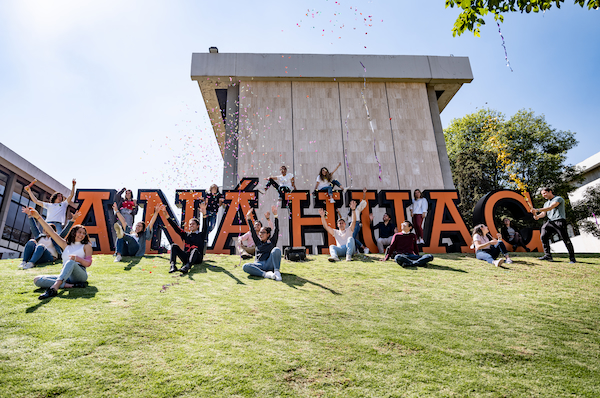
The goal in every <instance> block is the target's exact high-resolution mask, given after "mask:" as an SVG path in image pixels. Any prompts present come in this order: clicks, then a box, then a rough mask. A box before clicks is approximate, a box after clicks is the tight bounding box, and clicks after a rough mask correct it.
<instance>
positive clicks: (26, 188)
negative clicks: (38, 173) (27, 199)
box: [25, 178, 37, 191]
mask: <svg viewBox="0 0 600 398" xmlns="http://www.w3.org/2000/svg"><path fill="white" fill-rule="evenodd" d="M36 182H37V178H34V179H33V181H31V182H30V183H29V185H27V186H26V187H25V190H26V191H29V189H31V187H32V186H33V185H34V184H35V183H36Z"/></svg>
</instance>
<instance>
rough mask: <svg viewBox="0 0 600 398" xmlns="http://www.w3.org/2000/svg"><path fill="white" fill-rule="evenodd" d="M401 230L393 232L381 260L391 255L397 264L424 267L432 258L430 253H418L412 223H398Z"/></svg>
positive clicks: (385, 259)
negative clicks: (390, 241)
mask: <svg viewBox="0 0 600 398" xmlns="http://www.w3.org/2000/svg"><path fill="white" fill-rule="evenodd" d="M400 228H401V229H402V231H401V232H399V233H397V234H394V236H393V237H392V243H390V246H389V247H388V249H387V252H386V253H385V256H384V258H383V259H381V261H387V260H388V259H389V258H390V257H393V258H394V260H395V261H396V262H397V263H398V265H400V266H402V267H424V266H425V265H426V264H427V263H428V262H430V261H432V260H433V256H432V255H431V254H423V255H422V256H421V255H419V246H418V245H417V236H416V235H415V234H414V229H413V225H412V223H411V222H410V221H404V222H403V223H402V224H400Z"/></svg>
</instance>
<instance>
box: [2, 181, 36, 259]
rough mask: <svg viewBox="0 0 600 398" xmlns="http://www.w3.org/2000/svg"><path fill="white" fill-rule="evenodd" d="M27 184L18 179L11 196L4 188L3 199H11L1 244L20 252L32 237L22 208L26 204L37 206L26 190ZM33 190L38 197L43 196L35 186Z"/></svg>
mask: <svg viewBox="0 0 600 398" xmlns="http://www.w3.org/2000/svg"><path fill="white" fill-rule="evenodd" d="M26 184H27V182H25V181H23V180H21V179H17V181H16V183H15V189H14V191H13V192H12V194H11V195H10V197H9V195H8V192H6V190H5V189H4V190H3V199H6V200H9V198H10V205H9V207H8V214H7V217H6V224H5V226H4V230H3V231H2V240H1V241H0V246H2V247H6V248H8V249H12V250H15V251H19V252H22V251H23V246H25V243H27V241H28V240H29V239H30V238H31V231H30V230H29V222H28V221H27V215H25V213H23V212H22V209H23V207H25V206H31V207H34V208H35V207H36V205H35V203H34V202H33V201H32V200H31V199H30V197H29V194H28V193H27V191H25V185H26ZM4 186H6V184H5V185H4ZM32 191H33V192H34V195H36V196H38V197H40V196H41V192H40V191H37V190H36V189H35V188H32Z"/></svg>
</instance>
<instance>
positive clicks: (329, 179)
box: [315, 162, 346, 203]
mask: <svg viewBox="0 0 600 398" xmlns="http://www.w3.org/2000/svg"><path fill="white" fill-rule="evenodd" d="M341 165H342V163H341V162H340V163H338V165H337V167H336V168H335V170H333V171H332V172H331V173H330V172H329V170H327V167H322V168H321V171H319V175H318V176H317V184H316V185H315V191H327V195H329V203H335V199H333V188H334V187H338V188H339V189H343V190H344V192H345V191H346V188H342V184H340V182H339V181H338V180H334V179H333V173H335V172H336V171H337V169H339V168H340V166H341ZM315 197H316V193H315Z"/></svg>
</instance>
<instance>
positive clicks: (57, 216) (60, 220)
mask: <svg viewBox="0 0 600 398" xmlns="http://www.w3.org/2000/svg"><path fill="white" fill-rule="evenodd" d="M36 181H37V180H33V181H32V182H31V184H29V185H27V186H26V187H25V190H26V191H27V193H28V194H29V197H30V198H31V200H32V201H33V203H35V204H36V205H38V206H42V207H43V208H44V209H46V210H48V213H47V215H46V222H47V223H48V224H53V225H54V226H55V227H56V232H57V233H59V234H60V233H61V232H62V230H63V224H64V223H65V221H66V219H67V208H68V207H69V205H72V204H73V202H71V200H73V195H74V194H75V184H76V181H75V179H73V187H72V188H71V194H70V195H69V197H68V198H67V199H65V197H64V196H63V194H62V193H60V192H54V193H53V194H52V196H50V203H48V202H42V201H40V200H38V199H37V198H36V197H35V195H33V192H31V186H32V185H33V184H34V183H35V182H36Z"/></svg>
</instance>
